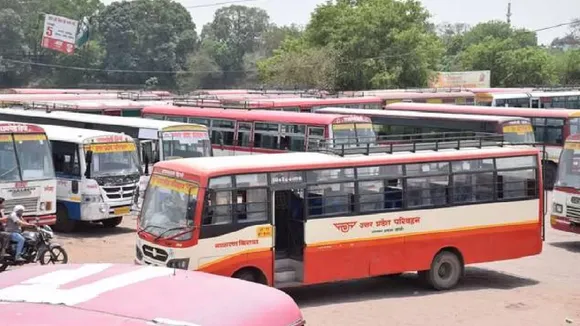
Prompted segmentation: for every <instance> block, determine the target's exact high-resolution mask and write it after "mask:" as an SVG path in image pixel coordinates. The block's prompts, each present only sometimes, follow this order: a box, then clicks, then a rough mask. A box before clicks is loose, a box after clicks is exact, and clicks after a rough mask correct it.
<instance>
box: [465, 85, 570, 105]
mask: <svg viewBox="0 0 580 326" xmlns="http://www.w3.org/2000/svg"><path fill="white" fill-rule="evenodd" d="M476 102H477V105H480V106H508V107H519V108H535V109H551V108H565V109H580V90H578V91H558V92H527V93H524V92H522V93H493V94H491V93H479V94H476Z"/></svg>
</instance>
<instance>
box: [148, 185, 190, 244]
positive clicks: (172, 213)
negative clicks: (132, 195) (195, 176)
mask: <svg viewBox="0 0 580 326" xmlns="http://www.w3.org/2000/svg"><path fill="white" fill-rule="evenodd" d="M198 190H199V187H198V185H197V184H194V183H191V182H187V181H182V180H177V179H174V178H170V177H166V176H161V175H158V174H154V175H152V176H151V180H150V181H149V186H148V187H147V192H146V194H145V199H144V203H143V209H142V211H141V220H140V222H139V226H140V227H141V229H142V230H145V231H146V232H148V233H150V234H152V235H154V236H163V237H165V238H171V237H172V236H176V235H178V236H177V237H176V238H175V240H182V241H183V240H189V239H191V237H192V233H191V232H185V233H184V231H187V230H188V229H191V227H192V226H193V216H194V214H195V211H194V209H195V207H196V204H197V193H198ZM188 206H190V207H192V208H193V209H191V210H190V212H189V213H188V212H187V207H188ZM187 214H192V215H191V216H187Z"/></svg>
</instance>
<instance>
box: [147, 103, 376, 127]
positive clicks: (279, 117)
mask: <svg viewBox="0 0 580 326" xmlns="http://www.w3.org/2000/svg"><path fill="white" fill-rule="evenodd" d="M141 113H142V114H144V115H145V114H152V115H173V116H180V117H196V118H206V119H208V118H211V119H232V120H239V121H272V122H280V123H296V124H313V125H329V124H332V123H333V122H334V121H335V120H339V119H341V118H345V117H346V116H350V115H345V114H328V115H326V114H315V113H308V112H285V111H270V110H251V111H249V110H229V109H209V108H208V109H205V108H195V107H185V106H183V107H182V106H169V105H168V106H150V107H145V108H144V109H143V110H142V111H141ZM368 121H369V122H370V119H369V120H368Z"/></svg>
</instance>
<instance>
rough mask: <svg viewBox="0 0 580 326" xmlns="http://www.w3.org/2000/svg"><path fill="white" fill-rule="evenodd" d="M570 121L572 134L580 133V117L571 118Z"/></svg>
mask: <svg viewBox="0 0 580 326" xmlns="http://www.w3.org/2000/svg"><path fill="white" fill-rule="evenodd" d="M569 123H570V135H574V134H580V118H571V119H570V120H569Z"/></svg>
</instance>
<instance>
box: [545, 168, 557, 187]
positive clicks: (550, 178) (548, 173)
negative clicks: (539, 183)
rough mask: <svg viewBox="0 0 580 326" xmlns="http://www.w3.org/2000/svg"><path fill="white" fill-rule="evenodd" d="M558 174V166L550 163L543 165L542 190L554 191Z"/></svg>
mask: <svg viewBox="0 0 580 326" xmlns="http://www.w3.org/2000/svg"><path fill="white" fill-rule="evenodd" d="M557 174H558V166H557V165H556V164H554V163H552V162H546V163H544V189H546V190H552V189H554V184H555V183H556V177H557Z"/></svg>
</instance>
